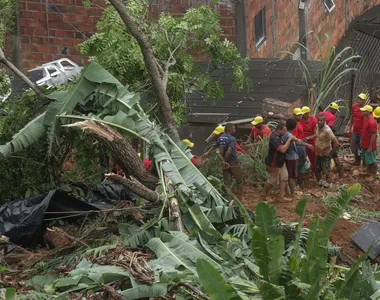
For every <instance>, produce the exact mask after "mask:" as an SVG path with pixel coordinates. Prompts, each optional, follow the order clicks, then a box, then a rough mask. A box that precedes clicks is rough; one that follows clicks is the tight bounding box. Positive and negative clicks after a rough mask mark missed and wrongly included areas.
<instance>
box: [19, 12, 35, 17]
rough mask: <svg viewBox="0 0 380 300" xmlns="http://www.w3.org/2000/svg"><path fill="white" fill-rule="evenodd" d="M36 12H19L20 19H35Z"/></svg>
mask: <svg viewBox="0 0 380 300" xmlns="http://www.w3.org/2000/svg"><path fill="white" fill-rule="evenodd" d="M34 14H35V12H33V11H27V10H20V11H19V18H20V19H23V18H25V19H33V18H34Z"/></svg>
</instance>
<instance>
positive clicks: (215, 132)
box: [214, 125, 224, 135]
mask: <svg viewBox="0 0 380 300" xmlns="http://www.w3.org/2000/svg"><path fill="white" fill-rule="evenodd" d="M223 132H224V126H222V125H218V126H217V127H216V128H215V130H214V134H216V135H218V134H221V133H223Z"/></svg>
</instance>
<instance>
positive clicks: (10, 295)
mask: <svg viewBox="0 0 380 300" xmlns="http://www.w3.org/2000/svg"><path fill="white" fill-rule="evenodd" d="M14 299H16V289H15V288H6V289H5V300H14Z"/></svg>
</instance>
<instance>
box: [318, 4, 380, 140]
mask: <svg viewBox="0 0 380 300" xmlns="http://www.w3.org/2000/svg"><path fill="white" fill-rule="evenodd" d="M379 15H380V6H379V7H375V8H374V9H372V10H370V11H368V12H367V13H366V14H364V15H363V16H361V17H359V18H358V20H355V21H354V22H353V23H352V25H351V26H350V28H349V29H348V31H347V32H346V34H345V36H344V37H343V38H342V40H341V42H340V43H339V45H338V47H337V51H338V52H339V51H340V50H342V49H343V48H344V47H352V48H353V49H354V52H355V54H358V55H360V56H361V57H362V59H361V60H360V61H358V62H355V63H353V65H352V66H353V67H355V68H357V69H358V70H359V72H358V73H356V74H355V78H354V79H355V81H354V86H353V89H352V90H353V98H354V100H355V98H356V95H358V94H359V93H362V92H364V93H367V94H369V96H370V98H372V99H370V100H371V102H376V99H375V95H376V91H378V89H379V86H380V23H379V22H378V19H379ZM357 29H359V30H357ZM350 97H351V75H348V76H346V78H344V79H343V80H342V82H341V87H340V88H339V89H337V90H336V91H334V92H333V93H332V95H331V97H330V98H329V99H328V100H326V103H324V104H323V106H324V107H326V106H327V105H328V104H329V102H331V101H333V100H336V99H341V100H344V101H343V104H345V108H343V109H342V110H341V112H340V113H339V114H338V116H337V121H336V123H335V127H336V132H337V134H340V135H342V134H343V133H344V127H345V125H346V124H347V122H348V119H349V117H350V107H349V103H350Z"/></svg>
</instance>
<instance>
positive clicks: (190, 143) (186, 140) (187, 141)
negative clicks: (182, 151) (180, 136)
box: [182, 139, 194, 148]
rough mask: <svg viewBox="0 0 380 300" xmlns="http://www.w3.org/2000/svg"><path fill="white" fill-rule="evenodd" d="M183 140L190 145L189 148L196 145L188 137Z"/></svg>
mask: <svg viewBox="0 0 380 300" xmlns="http://www.w3.org/2000/svg"><path fill="white" fill-rule="evenodd" d="M182 142H184V143H186V144H187V147H189V148H193V147H194V143H192V142H190V141H189V140H188V139H184V140H182Z"/></svg>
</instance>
